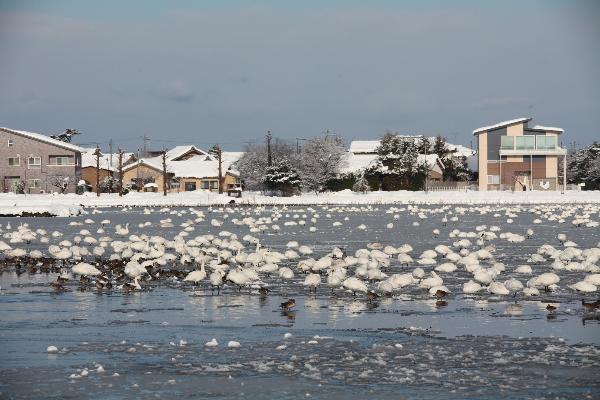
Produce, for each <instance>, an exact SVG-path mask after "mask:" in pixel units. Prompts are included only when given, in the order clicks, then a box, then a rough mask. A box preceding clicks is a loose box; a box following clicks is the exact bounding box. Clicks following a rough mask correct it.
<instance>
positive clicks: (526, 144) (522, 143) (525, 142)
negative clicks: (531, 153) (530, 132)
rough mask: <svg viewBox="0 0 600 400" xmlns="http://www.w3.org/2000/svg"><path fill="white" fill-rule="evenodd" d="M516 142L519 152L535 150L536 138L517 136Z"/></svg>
mask: <svg viewBox="0 0 600 400" xmlns="http://www.w3.org/2000/svg"><path fill="white" fill-rule="evenodd" d="M515 142H516V149H517V150H533V149H534V148H535V137H533V136H517V137H516V140H515Z"/></svg>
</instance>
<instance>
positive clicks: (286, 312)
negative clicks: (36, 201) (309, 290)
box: [281, 310, 296, 321]
mask: <svg viewBox="0 0 600 400" xmlns="http://www.w3.org/2000/svg"><path fill="white" fill-rule="evenodd" d="M281 316H282V317H286V318H287V320H288V321H294V320H295V319H296V311H293V310H282V311H281Z"/></svg>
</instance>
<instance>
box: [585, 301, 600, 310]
mask: <svg viewBox="0 0 600 400" xmlns="http://www.w3.org/2000/svg"><path fill="white" fill-rule="evenodd" d="M581 305H582V306H583V308H585V309H586V311H594V310H596V309H598V308H600V300H596V301H591V302H589V303H586V301H585V300H584V299H581Z"/></svg>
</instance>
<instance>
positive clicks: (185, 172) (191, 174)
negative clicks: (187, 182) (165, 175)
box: [168, 158, 239, 179]
mask: <svg viewBox="0 0 600 400" xmlns="http://www.w3.org/2000/svg"><path fill="white" fill-rule="evenodd" d="M222 168H223V175H225V174H226V173H229V174H231V175H235V176H238V175H239V173H238V172H237V171H233V170H227V167H226V165H225V164H224V165H223V166H222ZM168 169H169V171H170V172H172V173H173V175H174V176H175V177H176V178H200V179H202V178H214V177H217V176H219V163H218V162H217V161H214V160H210V161H205V160H200V159H194V158H192V159H189V160H181V161H171V162H170V163H169V165H168Z"/></svg>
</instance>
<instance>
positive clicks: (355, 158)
mask: <svg viewBox="0 0 600 400" xmlns="http://www.w3.org/2000/svg"><path fill="white" fill-rule="evenodd" d="M376 161H377V154H354V153H351V152H347V153H346V154H345V155H344V157H343V159H342V163H341V166H340V173H342V174H347V173H354V172H358V171H361V170H364V169H366V168H368V167H370V166H371V165H373V164H374V163H375V162H376ZM417 162H418V163H419V164H423V163H425V162H427V165H428V168H429V169H432V170H437V169H439V171H438V172H441V168H436V167H438V166H439V164H441V166H443V165H444V163H443V162H442V161H441V160H440V158H439V157H438V155H437V154H428V155H425V154H419V156H418V158H417ZM438 162H439V164H438Z"/></svg>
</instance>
